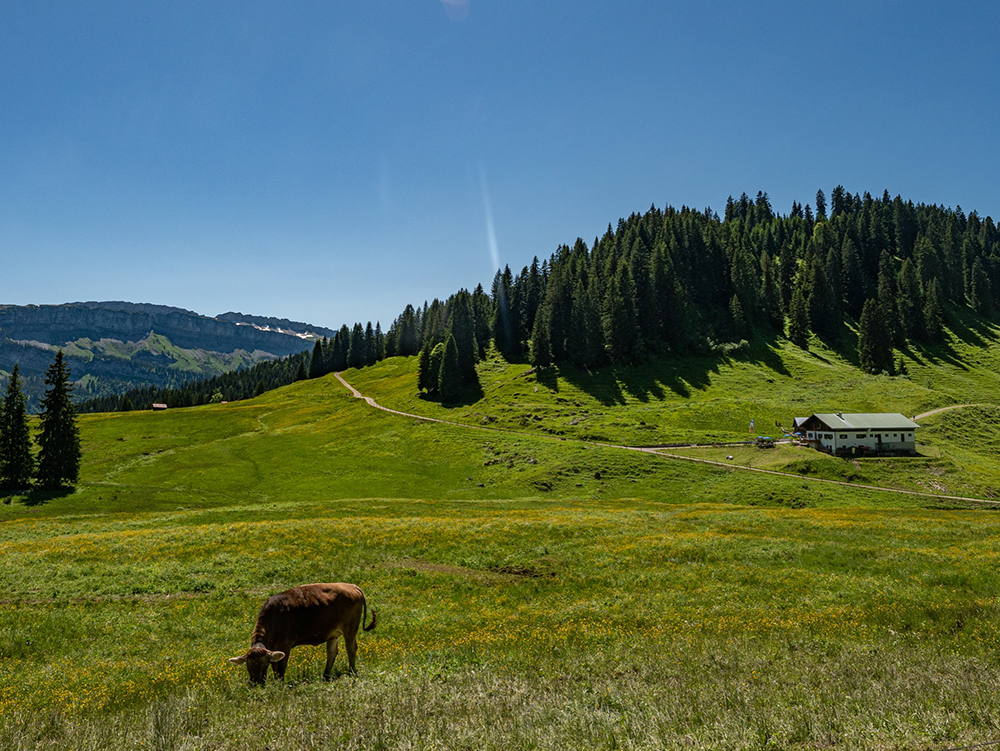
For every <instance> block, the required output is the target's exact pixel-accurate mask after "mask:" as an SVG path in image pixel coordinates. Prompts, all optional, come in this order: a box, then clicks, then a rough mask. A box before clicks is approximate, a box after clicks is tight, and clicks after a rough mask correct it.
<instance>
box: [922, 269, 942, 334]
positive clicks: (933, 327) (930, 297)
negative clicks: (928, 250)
mask: <svg viewBox="0 0 1000 751" xmlns="http://www.w3.org/2000/svg"><path fill="white" fill-rule="evenodd" d="M942 296H943V295H942V292H941V283H940V282H939V281H938V280H937V279H931V280H930V282H929V283H928V284H927V288H926V290H925V291H924V309H923V323H924V336H925V337H926V338H927V340H928V341H931V342H940V341H941V340H942V339H944V305H943V304H942V302H941V298H942Z"/></svg>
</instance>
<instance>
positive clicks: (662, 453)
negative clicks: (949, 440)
mask: <svg viewBox="0 0 1000 751" xmlns="http://www.w3.org/2000/svg"><path fill="white" fill-rule="evenodd" d="M333 375H334V376H335V377H336V378H337V380H338V381H340V382H341V383H342V384H343V385H344V387H345V388H347V390H348V391H350V392H351V394H352V396H354V398H355V399H364V401H365V402H367V403H368V405H369V406H371V407H374V408H375V409H380V410H382V411H383V412H388V413H390V414H393V415H399V416H400V417H409V418H411V419H414V420H423V421H425V422H436V423H440V424H442V425H455V426H458V427H460V428H471V429H473V430H487V431H491V432H494V433H508V434H512V435H526V436H531V437H532V438H547V439H549V440H552V441H572V442H574V443H585V444H587V445H588V446H600V447H602V448H609V449H618V450H620V451H638V452H639V453H643V454H652V455H653V456H659V457H662V458H664V459H673V460H676V461H684V462H692V463H694V464H708V465H711V466H714V467H721V468H722V469H728V470H730V471H736V470H740V471H742V472H759V473H760V474H765V475H777V476H778V477H790V478H792V479H795V480H802V481H803V482H818V483H824V484H827V485H840V486H843V487H845V488H860V489H862V490H877V491H879V492H882V493H897V494H900V495H908V496H915V497H917V498H930V499H934V500H945V501H961V502H963V503H980V504H984V505H986V506H1000V501H990V500H987V499H985V498H971V497H968V496H961V495H946V494H943V493H926V492H922V491H919V490H904V489H901V488H890V487H884V486H882V485H867V484H863V483H857V482H847V481H845V480H827V479H825V478H823V477H808V476H806V475H799V474H794V473H792V472H779V471H778V470H775V469H763V468H761V467H750V466H746V465H743V464H729V463H727V462H720V461H716V460H714V459H698V458H697V457H693V456H684V455H683V454H673V453H670V452H668V451H666V450H664V449H663V448H657V447H656V446H626V445H624V444H620V443H601V442H600V441H587V440H584V439H582V438H564V437H561V436H547V435H540V434H538V433H528V432H522V431H517V430H507V429H505V428H495V427H492V426H488V425H471V424H469V423H465V422H454V421H453V420H441V419H439V418H437V417H427V416H426V415H417V414H413V413H412V412H402V411H400V410H398V409H390V408H389V407H384V406H382V405H381V404H379V403H378V402H377V401H375V400H374V399H373V398H372V397H370V396H365V395H364V394H362V393H361V392H360V391H358V390H357V389H356V388H354V387H353V386H352V385H351V384H349V383H348V382H347V381H346V380H344V377H343V376H342V375H341V374H340V373H334V374H333ZM981 406H984V405H981V404H953V405H951V406H948V407H938V408H937V409H932V410H930V411H929V412H924V413H923V414H920V415H917V416H916V419H918V420H919V419H922V418H924V417H929V416H930V415H936V414H938V413H939V412H945V411H947V410H951V409H960V408H962V407H981Z"/></svg>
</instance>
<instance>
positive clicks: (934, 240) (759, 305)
mask: <svg viewBox="0 0 1000 751" xmlns="http://www.w3.org/2000/svg"><path fill="white" fill-rule="evenodd" d="M956 306H969V307H971V308H972V309H974V310H975V311H976V312H977V313H978V314H980V315H982V316H985V317H990V316H992V314H993V312H994V310H996V309H998V308H1000V228H998V226H997V224H995V223H994V222H993V220H992V219H991V218H990V217H986V218H985V219H984V218H981V217H980V216H979V215H978V214H977V213H976V212H975V211H973V212H971V213H970V214H968V215H967V214H965V213H964V212H963V211H962V209H961V207H956V208H954V209H952V208H946V207H944V206H938V205H934V204H914V203H913V202H912V201H904V200H903V199H902V198H901V197H899V196H896V197H895V198H892V197H890V196H889V193H888V191H886V192H884V193H883V194H882V196H881V197H879V198H873V197H872V196H871V195H870V194H868V193H865V194H864V195H858V194H855V195H852V194H851V193H849V192H847V191H846V190H845V189H844V188H843V187H842V186H837V187H836V188H835V189H834V190H833V191H832V193H831V194H830V197H829V200H827V196H826V195H825V194H824V192H823V191H822V190H820V191H818V192H817V194H816V197H815V202H814V205H812V206H811V205H809V204H800V203H798V202H793V204H792V207H791V211H790V212H789V213H788V214H787V215H781V214H778V213H776V212H775V211H774V209H773V208H772V206H771V203H770V199H769V197H768V195H767V193H764V192H759V193H758V194H757V196H756V197H755V198H751V197H749V196H747V195H746V194H745V193H744V194H743V195H741V196H740V197H739V198H738V199H734V198H732V197H730V198H729V200H728V201H727V202H726V208H725V212H724V215H723V216H722V217H720V216H719V215H718V214H717V213H716V212H714V211H712V210H711V209H705V210H696V209H691V208H688V207H686V206H685V207H681V208H680V209H676V208H673V207H670V206H668V207H666V208H664V209H658V208H656V207H655V206H653V207H651V208H650V209H649V210H648V211H647V212H646V213H644V214H637V213H636V214H632V215H631V216H629V217H628V218H623V219H620V220H619V222H618V225H617V227H612V226H611V225H608V228H607V231H606V232H605V233H604V234H603V235H602V236H600V237H596V238H595V239H594V240H593V242H592V243H591V244H590V245H589V246H588V244H587V243H586V242H585V241H584V240H582V239H577V240H576V242H575V243H573V245H572V246H570V245H563V246H561V247H559V248H558V249H557V250H556V251H555V252H554V253H553V254H552V255H550V256H549V257H548V258H545V259H543V260H541V261H539V259H538V258H537V257H536V258H534V259H533V261H532V262H531V263H530V264H529V265H527V266H524V267H523V268H522V269H521V270H520V271H519V272H518V273H517V274H515V273H513V272H512V271H511V269H510V268H509V267H505V268H504V269H502V270H499V271H497V273H496V276H495V277H494V279H493V283H492V287H491V289H490V291H489V292H488V293H487V292H486V291H485V290H484V289H483V287H482V285H480V286H478V287H477V288H476V289H475V290H474V291H472V292H469V291H468V290H464V289H462V290H458V291H457V292H455V293H454V294H453V295H451V296H450V297H449V298H447V299H446V300H443V301H442V300H434V301H433V302H431V303H426V302H425V303H424V304H423V306H420V307H415V306H413V305H407V306H406V308H405V309H404V310H403V311H402V313H401V314H400V315H399V316H397V318H396V319H395V320H394V321H393V322H392V325H391V326H390V327H389V329H388V331H386V332H385V333H384V334H383V332H382V330H381V327H380V326H379V325H378V324H376V326H375V327H374V328H373V327H372V325H371V324H370V323H369V324H368V325H367V327H362V325H361V324H359V323H358V324H355V325H354V327H353V329H348V327H347V326H346V325H345V326H342V327H341V329H340V330H339V331H338V332H337V334H336V336H333V337H330V338H327V339H323V340H322V341H319V342H316V344H315V346H314V348H313V352H312V353H311V355H310V354H305V355H295V356H292V357H290V358H285V359H284V360H281V361H277V362H273V363H261V364H259V365H257V366H255V368H253V369H249V370H247V371H237V372H236V373H230V374H227V375H225V376H219V377H218V378H214V379H211V380H210V381H208V382H205V384H204V385H202V386H199V390H198V391H197V393H196V395H193V396H192V400H191V403H202V402H200V401H198V400H200V399H206V398H207V399H211V397H212V395H213V394H215V395H216V396H217V392H218V391H219V390H220V389H221V393H222V394H223V396H224V397H225V398H226V399H230V400H231V399H235V398H240V397H241V396H252V395H253V394H254V393H257V392H259V391H260V388H261V387H260V385H259V384H260V383H264V382H265V379H264V378H263V374H265V373H270V371H271V370H272V369H273V370H274V371H275V373H276V374H277V373H280V374H281V377H280V378H269V379H268V380H267V381H266V383H267V385H266V386H265V388H271V387H273V386H272V385H271V384H275V385H282V383H281V381H282V379H284V382H291V381H292V380H294V379H295V377H296V376H301V377H306V376H308V377H317V376H321V375H324V374H326V373H329V372H332V371H337V370H343V369H344V368H348V367H362V366H364V365H367V364H371V363H374V362H377V361H378V360H381V359H382V358H384V357H391V356H395V355H418V354H419V355H420V376H419V386H420V388H421V389H422V390H424V391H427V392H429V393H431V394H438V395H439V396H441V397H442V398H443V399H444V400H445V401H448V400H451V399H454V398H456V396H457V394H458V393H460V391H461V388H462V387H463V386H464V385H465V384H467V383H469V382H470V381H472V380H474V379H475V364H476V362H477V361H478V360H479V359H481V358H482V357H484V356H485V354H486V351H487V349H488V348H489V347H490V346H491V345H492V346H495V347H496V349H497V351H498V352H499V353H500V355H502V356H503V357H504V358H506V359H508V360H510V361H526V362H530V363H531V364H532V365H535V366H544V365H548V364H551V363H554V362H569V363H573V364H574V365H577V366H580V367H584V368H595V367H600V366H601V365H605V364H609V363H610V364H616V365H629V364H635V363H638V362H641V361H643V360H645V359H646V358H648V357H650V356H654V355H667V356H670V355H687V354H701V355H710V354H713V353H719V352H725V351H732V350H733V349H739V348H740V347H743V346H746V344H745V343H746V342H747V341H751V340H753V339H754V338H755V337H762V336H775V335H784V336H787V337H788V338H789V339H791V340H792V341H793V342H795V343H796V344H798V345H800V346H807V345H808V340H809V337H810V335H813V334H814V335H816V336H817V337H819V338H821V339H824V340H826V341H832V342H837V341H838V340H840V341H841V342H842V341H843V335H844V334H845V332H846V326H845V324H848V323H850V324H852V326H853V327H854V328H855V329H856V331H857V338H856V339H854V338H852V339H851V340H850V341H851V345H850V346H856V347H857V353H858V359H859V363H860V365H861V367H862V368H863V369H864V370H865V371H867V372H874V373H880V372H887V373H892V372H893V370H894V365H893V352H892V350H893V348H894V347H900V346H904V345H905V344H906V342H907V341H914V342H921V343H927V344H933V343H935V342H938V341H940V340H941V338H942V337H943V335H944V325H945V317H944V316H945V310H946V309H947V308H948V307H956ZM254 371H257V374H256V376H255V375H254ZM234 383H241V384H243V385H242V387H241V388H242V391H241V392H240V393H239V394H237V391H238V389H236V388H235V387H234V386H233V384H234ZM226 384H229V387H228V390H227V385H226ZM181 391H183V389H182V390H181ZM206 395H208V396H207V397H206ZM157 400H158V401H164V402H166V403H168V404H169V403H170V399H166V398H159V399H157ZM132 401H133V403H135V404H137V405H138V404H139V403H141V402H143V399H139V401H138V402H137V401H136V399H134V398H133V399H132ZM115 408H117V407H115Z"/></svg>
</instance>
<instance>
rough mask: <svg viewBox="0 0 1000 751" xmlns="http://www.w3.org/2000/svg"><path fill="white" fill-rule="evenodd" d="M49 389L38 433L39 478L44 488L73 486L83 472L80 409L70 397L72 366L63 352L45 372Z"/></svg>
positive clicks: (60, 352) (43, 404)
mask: <svg viewBox="0 0 1000 751" xmlns="http://www.w3.org/2000/svg"><path fill="white" fill-rule="evenodd" d="M45 385H46V386H48V389H47V390H46V392H45V396H44V397H42V400H41V403H40V404H41V408H42V409H41V413H40V422H41V430H40V432H39V435H38V444H39V447H40V450H39V452H38V470H37V474H36V478H37V480H38V484H39V485H40V486H42V487H43V488H59V487H64V486H67V485H73V484H74V483H75V482H76V481H77V479H78V478H79V475H80V453H81V451H80V431H79V428H77V425H76V409H75V408H74V407H73V402H72V401H71V399H70V397H71V395H72V392H73V386H72V384H71V383H70V382H69V368H68V367H66V363H65V360H64V359H63V352H62V350H59V351H58V352H56V356H55V360H54V361H53V362H52V364H51V365H50V366H49V367H48V369H47V370H46V371H45Z"/></svg>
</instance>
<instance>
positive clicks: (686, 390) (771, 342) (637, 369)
mask: <svg viewBox="0 0 1000 751" xmlns="http://www.w3.org/2000/svg"><path fill="white" fill-rule="evenodd" d="M727 346H729V345H727ZM731 362H748V363H752V364H756V365H760V366H763V367H764V368H766V369H768V370H771V371H773V372H774V373H775V374H776V375H780V376H789V375H791V373H790V372H789V370H788V369H787V368H786V367H785V364H784V362H782V359H781V355H780V354H779V353H778V352H777V349H776V337H768V338H761V339H757V340H755V341H754V343H753V344H751V345H747V344H746V343H743V344H741V345H732V350H731V351H719V352H715V353H708V354H704V355H681V356H677V355H670V354H663V355H657V356H654V357H652V358H650V359H649V360H647V361H646V362H644V363H641V364H639V365H631V366H615V365H605V366H603V367H600V368H595V369H594V370H587V369H584V368H578V367H576V366H574V365H570V364H569V363H563V364H560V365H557V366H550V367H547V368H540V369H539V370H538V371H537V373H536V377H537V379H538V382H539V383H541V384H542V385H544V386H547V387H548V388H549V389H550V390H552V391H558V390H559V385H558V379H559V378H560V377H561V378H563V379H565V380H566V382H568V383H570V384H572V385H573V386H575V387H576V388H578V389H580V390H581V391H583V392H585V393H586V394H588V395H589V396H591V397H593V398H594V399H596V400H597V401H599V402H600V403H601V404H602V405H604V406H606V407H610V406H615V405H621V404H625V403H626V401H627V397H631V398H633V399H636V400H638V401H640V402H649V401H653V400H656V401H659V400H662V399H664V398H666V397H667V396H668V392H672V393H673V394H674V395H676V396H678V397H680V398H682V399H687V398H690V397H691V395H692V394H693V393H694V392H696V391H704V390H705V389H707V388H708V387H709V386H710V385H711V383H712V376H713V375H717V374H718V372H719V369H720V367H722V366H723V365H725V364H727V363H731Z"/></svg>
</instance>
